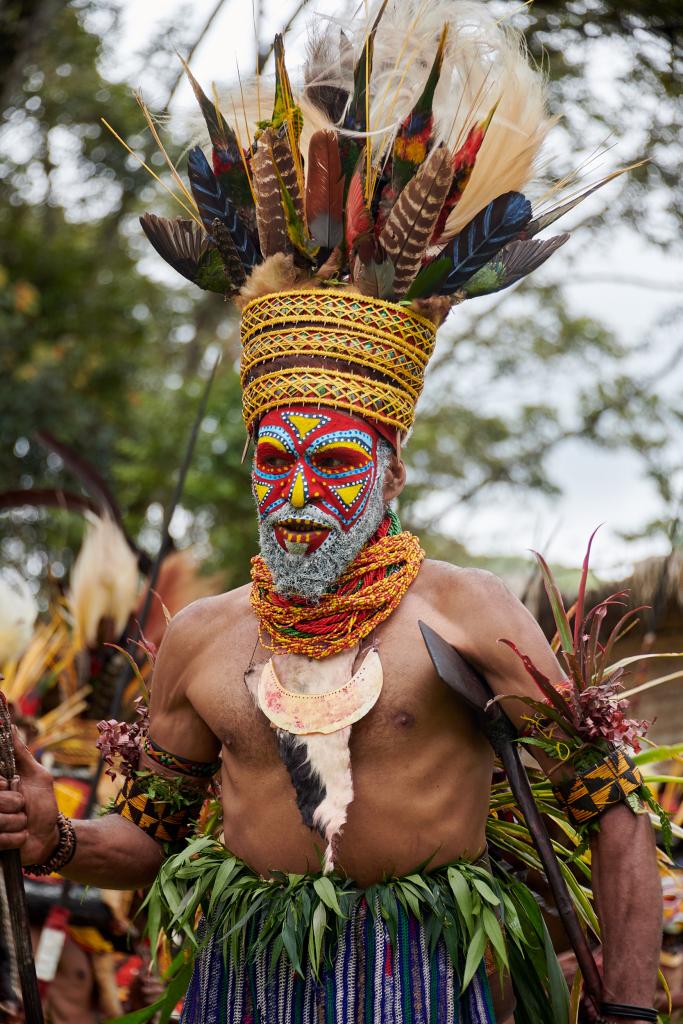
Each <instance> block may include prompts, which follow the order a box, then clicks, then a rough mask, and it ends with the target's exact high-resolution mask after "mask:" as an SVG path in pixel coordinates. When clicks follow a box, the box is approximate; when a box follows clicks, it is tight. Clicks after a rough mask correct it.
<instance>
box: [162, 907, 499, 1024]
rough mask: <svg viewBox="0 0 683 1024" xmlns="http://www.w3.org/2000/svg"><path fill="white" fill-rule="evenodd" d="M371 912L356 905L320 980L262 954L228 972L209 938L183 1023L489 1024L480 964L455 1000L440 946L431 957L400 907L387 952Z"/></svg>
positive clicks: (229, 965) (221, 950)
mask: <svg viewBox="0 0 683 1024" xmlns="http://www.w3.org/2000/svg"><path fill="white" fill-rule="evenodd" d="M377 911H378V912H377V913H376V914H374V915H373V914H370V913H368V908H367V904H366V902H365V900H361V901H359V902H358V903H356V904H355V906H354V909H353V912H352V913H351V915H350V917H349V919H348V921H347V922H346V924H345V927H344V931H343V933H342V938H341V941H340V942H339V945H338V948H337V951H336V956H335V959H334V962H333V963H332V965H331V966H330V967H328V968H327V969H326V970H324V971H322V972H321V979H320V981H317V980H316V979H315V977H314V976H313V973H312V972H311V971H309V972H307V973H306V975H305V976H304V977H303V978H302V977H300V976H299V975H298V974H296V973H295V972H294V970H293V969H292V967H291V965H290V963H289V960H288V959H287V958H286V957H284V956H282V957H280V959H279V962H278V963H277V965H276V966H275V968H274V969H273V968H272V966H271V963H272V949H271V947H270V946H268V947H266V949H264V950H263V951H262V952H259V953H258V954H252V955H250V956H249V957H240V959H239V961H238V963H237V964H235V963H233V962H232V961H231V959H230V954H229V951H228V952H226V948H225V946H226V944H225V942H222V941H221V938H220V936H214V937H213V938H211V939H210V940H209V942H208V943H207V944H206V945H205V946H204V947H203V948H202V950H201V952H200V953H199V956H198V958H197V963H196V966H195V970H194V974H193V976H192V981H191V983H190V987H189V989H188V992H187V995H186V997H185V1004H184V1008H183V1014H182V1018H181V1021H182V1024H494V1022H495V1017H494V1015H493V1008H492V1003H491V994H490V991H489V984H488V980H487V975H486V969H485V966H484V964H483V963H482V965H481V967H480V968H479V970H478V972H477V973H476V974H475V976H474V978H473V980H472V982H471V983H470V985H469V986H468V988H467V990H466V991H465V992H464V993H463V994H462V995H461V994H460V987H461V986H460V983H459V981H458V978H457V976H456V974H455V972H454V970H453V964H452V962H451V960H450V957H449V956H448V953H447V951H446V947H445V945H444V942H443V940H442V939H441V940H439V942H438V943H437V945H436V949H435V950H434V952H433V953H432V954H431V955H430V952H429V944H428V942H427V940H426V937H425V930H424V926H423V924H422V923H421V922H420V921H418V920H417V918H415V917H413V916H412V915H411V914H407V913H406V912H405V910H404V909H403V908H402V907H400V906H399V926H398V941H397V943H395V944H393V945H392V943H391V942H390V940H389V932H388V930H387V926H386V923H385V922H384V920H383V919H382V917H381V914H380V913H379V907H378V908H377ZM258 927H259V924H258V921H252V922H249V923H248V924H247V925H246V926H245V928H248V929H252V928H258Z"/></svg>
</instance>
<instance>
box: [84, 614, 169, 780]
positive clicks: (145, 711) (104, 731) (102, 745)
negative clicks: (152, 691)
mask: <svg viewBox="0 0 683 1024" xmlns="http://www.w3.org/2000/svg"><path fill="white" fill-rule="evenodd" d="M162 607H163V606H162ZM164 612H165V613H166V609H164ZM167 621H168V618H167ZM137 626H138V631H139V638H138V639H137V640H135V641H133V643H134V646H135V647H137V648H138V650H139V651H140V653H141V655H142V665H143V667H144V662H145V661H146V662H147V663H148V665H149V668H150V669H153V668H154V663H155V661H156V656H157V648H156V645H155V644H153V643H152V641H151V640H148V639H147V637H146V636H145V635H144V633H143V631H142V628H141V626H140V623H139V622H138V623H137ZM106 646H107V647H113V648H114V649H115V650H117V651H118V652H119V654H122V655H123V656H124V658H125V659H126V660H127V662H128V664H129V665H130V668H131V671H132V673H133V675H134V676H135V677H136V678H137V681H138V683H139V684H140V688H141V689H142V692H143V695H144V696H142V697H136V698H135V700H134V701H133V704H134V705H135V714H136V716H137V717H136V718H135V720H134V721H132V722H119V721H117V720H116V719H115V718H109V719H107V720H106V721H102V722H98V723H97V729H98V731H99V734H100V735H99V737H98V738H97V742H96V744H95V745H96V747H97V749H98V750H99V751H100V753H101V754H102V760H103V761H104V763H105V764H106V765H107V768H106V769H105V774H106V775H108V776H109V778H110V779H116V776H117V774H118V775H123V776H124V777H125V778H132V777H133V776H134V775H135V773H136V772H137V770H138V766H139V761H140V752H141V751H142V742H143V740H144V738H145V735H146V734H147V730H148V728H149V690H148V689H147V685H146V683H145V680H144V677H143V674H142V670H141V666H140V664H139V663H138V661H137V660H136V659H135V658H134V657H133V655H132V654H131V652H130V650H129V649H127V648H125V647H121V646H119V645H118V644H106ZM129 646H130V644H129Z"/></svg>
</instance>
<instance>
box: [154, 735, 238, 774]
mask: <svg viewBox="0 0 683 1024" xmlns="http://www.w3.org/2000/svg"><path fill="white" fill-rule="evenodd" d="M143 749H144V751H145V754H146V755H147V757H148V758H149V759H150V761H154V763H155V764H158V765H160V766H161V767H162V768H168V769H169V770H170V771H173V772H178V773H179V774H180V775H188V776H190V777H191V778H193V779H212V778H213V776H214V775H215V774H216V772H217V771H218V769H219V768H220V766H221V762H220V758H217V759H216V760H215V761H191V760H190V759H189V758H187V757H180V755H179V754H172V753H171V752H170V751H169V750H164V748H163V747H160V746H159V744H158V743H155V742H154V740H153V739H152V737H151V736H150V735H149V734H147V735H146V736H145V739H144V743H143Z"/></svg>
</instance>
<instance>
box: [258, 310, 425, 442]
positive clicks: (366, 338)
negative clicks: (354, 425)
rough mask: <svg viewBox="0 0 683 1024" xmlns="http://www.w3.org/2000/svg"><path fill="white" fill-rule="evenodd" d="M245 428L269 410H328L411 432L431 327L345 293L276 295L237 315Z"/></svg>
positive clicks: (407, 312) (413, 316) (408, 314)
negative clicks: (239, 319) (319, 407)
mask: <svg viewBox="0 0 683 1024" xmlns="http://www.w3.org/2000/svg"><path fill="white" fill-rule="evenodd" d="M241 335H242V359H241V379H242V389H243V395H242V408H243V414H244V421H245V423H246V426H247V429H248V430H249V432H251V430H252V427H253V425H254V423H255V422H257V421H258V420H259V419H260V417H261V416H263V415H264V414H265V413H266V412H268V411H269V410H270V409H276V408H278V407H282V406H288V405H308V404H311V403H317V404H323V405H328V406H332V407H333V408H337V409H343V410H344V411H346V412H349V413H355V414H357V415H359V416H364V417H367V418H369V419H373V420H376V421H377V422H379V423H383V424H386V425H387V426H390V427H395V428H397V429H399V430H402V431H403V430H408V429H409V428H410V426H411V425H412V422H413V414H414V409H415V403H416V402H417V399H418V396H419V394H420V391H421V390H422V383H423V377H424V371H425V367H426V365H427V361H428V360H429V357H430V356H431V354H432V350H433V348H434V340H435V335H436V328H435V326H434V324H433V323H432V322H431V321H430V320H428V319H427V318H426V317H423V316H420V315H419V314H417V313H415V312H413V311H412V310H411V309H409V308H407V307H406V306H399V305H397V304H396V303H393V302H383V301H381V300H379V299H372V298H368V297H366V296H364V295H352V294H349V292H343V291H337V290H335V291H332V290H326V291H297V292H278V293H275V294H272V295H265V296H263V297H262V298H258V299H253V300H252V301H251V302H250V303H249V304H248V305H247V306H246V307H245V309H244V311H243V313H242V330H241Z"/></svg>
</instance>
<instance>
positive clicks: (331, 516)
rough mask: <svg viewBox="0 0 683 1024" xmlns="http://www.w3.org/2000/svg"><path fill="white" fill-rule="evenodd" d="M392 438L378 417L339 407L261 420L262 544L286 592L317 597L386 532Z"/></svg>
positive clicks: (257, 465)
mask: <svg viewBox="0 0 683 1024" xmlns="http://www.w3.org/2000/svg"><path fill="white" fill-rule="evenodd" d="M392 455H393V451H392V449H391V446H390V445H389V443H388V442H387V441H386V440H385V439H384V438H383V437H382V436H381V435H380V434H379V432H378V431H377V430H376V429H375V427H373V425H372V424H371V423H370V422H364V421H363V420H360V419H358V418H357V417H355V416H348V415H346V414H344V413H341V412H338V411H336V410H332V409H331V410H323V409H315V408H313V407H302V408H297V409H295V410H279V409H278V410H273V411H272V412H269V413H268V414H267V415H266V416H265V417H264V418H263V420H262V421H261V423H260V424H259V428H258V439H257V443H256V453H255V456H254V467H253V488H254V495H255V497H256V501H257V505H258V514H259V542H260V549H261V554H262V555H263V558H264V560H265V562H266V564H267V565H268V568H269V569H270V571H271V573H272V575H273V580H274V582H275V587H276V590H277V591H278V593H280V594H283V595H285V596H291V595H293V594H297V595H299V596H300V597H305V598H307V599H309V600H316V599H319V598H320V597H322V595H323V594H324V593H325V592H326V591H329V590H330V589H331V588H332V586H333V585H334V583H335V582H336V580H337V579H338V578H339V576H340V575H341V574H342V572H343V571H344V569H345V568H346V567H347V566H348V565H349V564H350V563H351V562H352V561H353V559H354V558H355V557H356V555H357V554H358V552H359V551H360V550H361V548H362V547H363V546H364V545H365V544H366V543H367V541H369V540H370V538H371V536H372V535H373V534H374V533H375V531H376V530H377V529H378V527H379V525H380V523H381V522H382V519H383V517H384V514H385V509H386V504H387V500H389V499H391V498H393V497H395V493H397V492H398V486H400V485H401V484H402V482H403V476H402V474H399V475H398V476H397V477H396V483H395V493H390V492H387V493H386V494H385V477H386V475H387V471H388V469H389V466H390V464H391V462H392Z"/></svg>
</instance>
